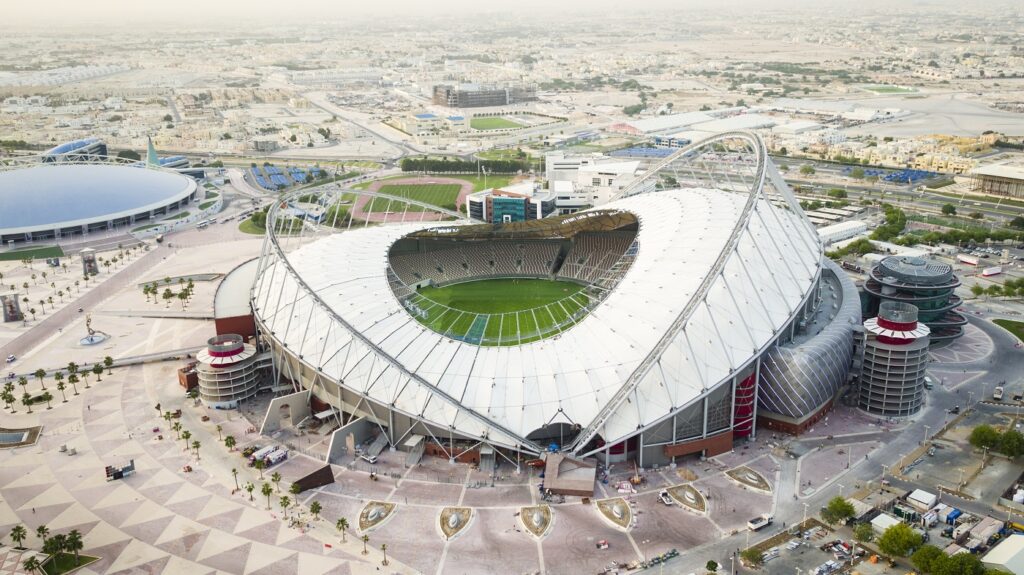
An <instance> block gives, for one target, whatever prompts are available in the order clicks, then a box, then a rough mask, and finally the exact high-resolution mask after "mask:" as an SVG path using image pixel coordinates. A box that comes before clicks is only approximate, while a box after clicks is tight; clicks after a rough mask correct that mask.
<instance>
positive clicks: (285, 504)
mask: <svg viewBox="0 0 1024 575" xmlns="http://www.w3.org/2000/svg"><path fill="white" fill-rule="evenodd" d="M278 504H279V505H281V511H283V512H284V517H285V519H287V518H288V508H289V507H291V504H292V500H291V499H290V498H289V497H288V496H287V495H282V496H281V499H280V500H279V501H278Z"/></svg>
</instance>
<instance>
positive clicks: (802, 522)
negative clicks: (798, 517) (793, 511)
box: [800, 503, 807, 529]
mask: <svg viewBox="0 0 1024 575" xmlns="http://www.w3.org/2000/svg"><path fill="white" fill-rule="evenodd" d="M806 525H807V504H806V503H804V520H803V521H801V522H800V528H801V529H803V528H804V527H805V526H806Z"/></svg>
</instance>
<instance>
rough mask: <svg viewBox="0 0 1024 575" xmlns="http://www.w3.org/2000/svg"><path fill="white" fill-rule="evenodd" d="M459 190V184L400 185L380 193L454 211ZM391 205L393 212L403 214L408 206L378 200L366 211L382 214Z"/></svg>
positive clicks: (412, 209) (415, 209) (413, 209)
mask: <svg viewBox="0 0 1024 575" xmlns="http://www.w3.org/2000/svg"><path fill="white" fill-rule="evenodd" d="M459 189H460V187H459V186H458V185H457V184H412V185H408V184H398V185H386V186H381V188H380V190H378V193H381V194H388V195H392V196H400V197H403V198H409V199H412V200H418V201H421V202H426V203H428V204H433V205H435V206H439V207H442V208H447V209H449V210H454V209H455V200H456V199H458V197H459ZM389 204H390V208H391V211H393V212H403V211H405V210H406V206H407V205H406V204H398V203H396V202H392V201H391V200H386V199H383V198H377V199H374V200H373V202H371V203H370V205H369V206H367V207H366V208H364V209H365V210H366V211H372V212H382V211H384V210H387V209H388V205H389ZM408 210H409V211H410V212H422V211H423V208H422V207H420V206H415V205H411V204H409V205H408Z"/></svg>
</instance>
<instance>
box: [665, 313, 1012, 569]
mask: <svg viewBox="0 0 1024 575" xmlns="http://www.w3.org/2000/svg"><path fill="white" fill-rule="evenodd" d="M968 321H970V323H971V324H972V325H974V326H976V327H978V328H979V329H981V330H982V331H983V332H985V333H986V334H987V335H988V336H989V337H991V338H992V340H993V342H994V343H995V351H994V352H993V353H992V355H990V356H989V357H986V358H983V359H980V360H978V361H975V362H971V363H967V364H956V369H967V370H968V371H971V370H987V371H988V374H987V375H986V376H985V378H984V380H985V381H999V380H1006V381H1007V382H1008V384H1009V385H1014V384H1016V383H1018V382H1021V381H1022V380H1024V372H1021V370H1020V351H1019V350H1017V349H1015V348H1014V343H1016V339H1015V338H1014V337H1013V336H1012V335H1010V334H1009V333H1008V332H1006V331H1005V330H1003V329H1001V328H999V327H998V326H996V325H993V324H992V323H990V322H988V321H986V320H984V319H981V318H978V317H977V316H975V315H974V314H973V313H969V314H968ZM941 365H942V364H933V367H936V368H941ZM980 393H981V392H976V395H975V396H974V399H980ZM965 400H966V397H965V396H964V395H963V394H957V393H955V392H953V391H947V390H945V389H944V388H943V387H942V386H936V387H935V389H934V390H932V391H931V392H929V394H928V399H927V405H926V407H925V408H924V409H923V410H922V411H921V412H920V413H919V414H918V415H917V416H916V417H915V418H914V419H913V421H912V422H910V424H909V426H908V427H907V428H905V429H904V430H902V431H901V432H900V433H888V432H877V433H869V434H855V435H851V436H848V437H836V438H835V439H834V440H833V441H829V442H827V445H829V446H832V445H835V444H839V445H842V444H845V443H859V442H862V441H870V440H872V439H874V440H881V441H882V444H881V447H879V448H878V449H876V450H875V451H874V452H873V453H871V454H870V455H869V456H868V458H867V459H866V460H861V461H859V462H854V465H853V467H852V469H851V470H850V471H848V472H847V473H846V474H845V475H841V476H839V477H835V478H833V479H832V480H831V481H830V482H829V483H827V484H825V485H822V486H819V488H818V489H817V490H816V491H815V492H814V493H812V494H811V495H809V496H806V497H803V496H801V495H800V494H799V493H798V492H797V485H796V479H797V477H798V474H797V471H796V466H797V461H796V460H792V459H788V458H781V457H780V458H776V459H777V461H778V463H779V466H780V478H781V479H780V481H779V484H778V485H776V486H775V489H776V507H775V513H774V515H775V524H774V526H773V529H766V530H763V531H761V532H758V534H757V536H756V537H755V536H754V535H751V537H750V544H751V545H754V544H756V543H757V542H760V541H764V540H765V539H768V538H770V537H772V536H774V535H776V534H777V533H779V532H780V531H781V530H782V529H783V528H782V526H783V524H786V525H793V524H797V523H799V522H800V521H801V520H802V519H803V515H804V504H806V505H807V509H808V514H807V516H808V517H810V516H811V515H812V514H815V513H816V512H817V510H818V509H820V508H821V507H823V506H824V505H826V504H827V502H828V500H829V499H831V498H833V497H835V496H837V495H839V488H838V484H839V483H842V484H843V485H845V486H847V487H851V486H853V485H857V484H858V483H859V484H862V485H863V484H866V483H867V482H868V481H878V480H879V479H880V478H881V473H882V466H883V465H885V466H887V467H891V466H892V465H893V464H895V463H896V462H898V461H899V460H900V459H901V458H902V457H903V456H904V455H907V454H909V453H911V452H912V451H913V450H914V449H916V448H917V447H918V446H919V443H920V442H921V441H922V440H923V439H924V432H925V430H924V427H925V426H928V427H929V429H931V430H933V431H934V430H937V429H939V428H940V427H941V426H942V425H944V424H945V422H946V421H947V417H948V414H947V410H948V409H949V408H951V407H953V406H954V405H962V406H966V405H965V404H966V401H965ZM985 408H987V406H984V407H982V409H985ZM993 409H998V408H993ZM793 443H794V444H802V445H803V447H804V448H805V449H807V450H809V449H810V448H811V446H812V445H815V446H816V445H818V444H820V443H822V438H820V437H817V438H809V439H806V440H799V439H797V440H794V441H793ZM886 478H887V479H889V480H890V482H891V483H892V484H893V485H895V486H897V487H900V488H903V489H907V490H913V489H916V488H922V489H926V490H931V491H934V490H935V486H934V485H924V484H920V485H919V484H916V483H915V482H914V481H905V480H896V479H895V478H893V477H892V476H891V475H887V476H886ZM942 498H943V501H952V502H955V505H957V506H960V505H961V504H962V506H963V507H962V508H963V509H967V510H969V511H971V512H973V513H978V514H980V515H983V516H984V515H988V514H990V513H992V508H991V506H989V505H988V504H986V503H985V502H979V501H966V500H962V499H960V498H958V497H954V496H952V495H950V494H943V495H942ZM745 538H746V533H745V532H743V533H740V534H738V535H735V536H732V537H727V538H725V539H723V540H721V541H716V542H714V543H709V544H706V545H702V546H700V547H696V548H693V549H687V550H683V549H680V551H683V552H684V554H683V555H682V556H681V557H680V558H679V559H677V560H673V563H672V564H670V567H671V568H672V569H673V570H674V572H679V573H689V572H691V571H693V572H700V571H701V569H702V568H703V566H704V564H705V563H706V562H707V561H708V559H714V560H715V561H718V562H719V563H720V564H722V565H725V566H728V565H729V557H730V554H731V553H733V552H734V551H735V550H736V549H737V548H743V547H745V546H746V540H745ZM677 561H678V563H677ZM737 572H746V571H745V570H742V569H739V568H738V563H737Z"/></svg>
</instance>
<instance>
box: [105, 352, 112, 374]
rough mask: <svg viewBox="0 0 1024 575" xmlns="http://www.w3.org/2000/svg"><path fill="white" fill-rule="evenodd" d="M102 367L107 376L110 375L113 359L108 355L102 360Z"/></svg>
mask: <svg viewBox="0 0 1024 575" xmlns="http://www.w3.org/2000/svg"><path fill="white" fill-rule="evenodd" d="M103 367H105V368H107V375H110V374H111V368H112V367H114V358H112V357H110V356H109V355H108V356H106V357H104V358H103Z"/></svg>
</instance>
